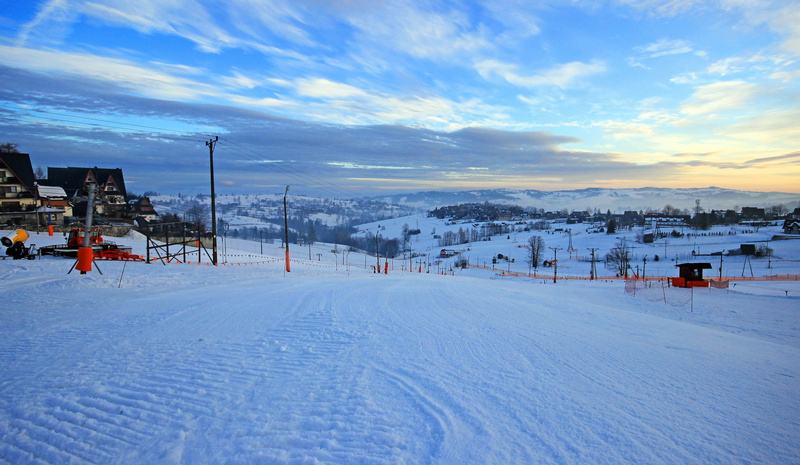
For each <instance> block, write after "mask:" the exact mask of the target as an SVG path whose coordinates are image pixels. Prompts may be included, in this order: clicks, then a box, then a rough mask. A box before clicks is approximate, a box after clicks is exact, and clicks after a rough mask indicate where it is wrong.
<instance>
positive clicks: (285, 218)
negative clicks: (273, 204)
mask: <svg viewBox="0 0 800 465" xmlns="http://www.w3.org/2000/svg"><path fill="white" fill-rule="evenodd" d="M288 194H289V186H286V191H285V192H284V193H283V230H284V231H285V233H286V271H287V272H288V271H292V270H291V269H290V266H289V216H288V215H287V214H286V196H287V195H288Z"/></svg>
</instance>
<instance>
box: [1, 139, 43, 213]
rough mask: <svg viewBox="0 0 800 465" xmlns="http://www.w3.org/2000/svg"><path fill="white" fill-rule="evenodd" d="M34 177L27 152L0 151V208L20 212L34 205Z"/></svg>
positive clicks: (31, 208)
mask: <svg viewBox="0 0 800 465" xmlns="http://www.w3.org/2000/svg"><path fill="white" fill-rule="evenodd" d="M35 183H36V177H35V176H34V175H33V168H32V166H31V158H30V156H29V155H28V154H27V153H18V152H13V153H12V152H3V153H0V210H2V211H4V212H20V211H28V210H33V209H34V208H35V207H36V186H35Z"/></svg>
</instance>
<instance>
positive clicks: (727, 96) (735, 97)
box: [681, 81, 758, 116]
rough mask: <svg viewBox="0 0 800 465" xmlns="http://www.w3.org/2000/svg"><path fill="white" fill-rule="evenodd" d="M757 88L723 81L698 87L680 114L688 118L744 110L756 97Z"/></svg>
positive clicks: (745, 83) (744, 83) (748, 84)
mask: <svg viewBox="0 0 800 465" xmlns="http://www.w3.org/2000/svg"><path fill="white" fill-rule="evenodd" d="M757 90H758V86H757V85H756V84H752V83H748V82H745V81H723V82H716V83H713V84H708V85H704V86H699V87H696V88H695V92H694V94H693V95H692V96H691V97H690V98H689V100H688V101H687V102H686V103H684V104H683V105H681V112H682V113H684V114H686V115H689V116H702V115H713V114H719V113H723V112H736V111H740V110H742V109H744V108H745V107H746V104H748V103H749V102H750V101H752V99H753V98H754V97H755V96H756V94H757Z"/></svg>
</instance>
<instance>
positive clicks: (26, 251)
mask: <svg viewBox="0 0 800 465" xmlns="http://www.w3.org/2000/svg"><path fill="white" fill-rule="evenodd" d="M27 240H28V232H27V231H25V230H24V229H17V230H16V231H14V232H12V233H10V234H8V235H6V236H5V237H3V238H0V242H2V244H3V245H4V246H6V247H7V249H6V255H8V256H9V257H11V258H13V259H14V260H20V259H23V258H27V259H28V260H33V259H35V258H36V254H35V250H36V246H35V245H33V244H31V246H30V247H26V246H25V241H27Z"/></svg>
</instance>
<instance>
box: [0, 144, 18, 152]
mask: <svg viewBox="0 0 800 465" xmlns="http://www.w3.org/2000/svg"><path fill="white" fill-rule="evenodd" d="M17 147H19V144H15V143H13V142H4V143H2V144H0V153H19V150H17Z"/></svg>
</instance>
